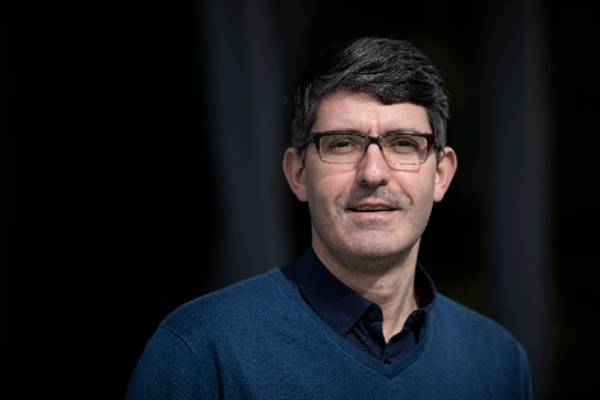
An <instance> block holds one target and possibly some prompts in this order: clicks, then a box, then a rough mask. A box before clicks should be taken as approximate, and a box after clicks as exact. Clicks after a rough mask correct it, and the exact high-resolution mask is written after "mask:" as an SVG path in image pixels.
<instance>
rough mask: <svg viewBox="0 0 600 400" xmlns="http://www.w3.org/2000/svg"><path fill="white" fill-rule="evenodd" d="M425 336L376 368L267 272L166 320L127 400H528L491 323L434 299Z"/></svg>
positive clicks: (501, 334) (521, 362) (519, 365)
mask: <svg viewBox="0 0 600 400" xmlns="http://www.w3.org/2000/svg"><path fill="white" fill-rule="evenodd" d="M424 329H425V331H424V333H423V337H422V340H421V341H420V342H419V344H418V345H417V346H416V348H415V349H414V350H413V351H411V352H410V353H409V354H408V355H406V356H405V357H403V358H401V359H400V360H397V361H395V362H393V363H391V364H384V363H383V362H381V361H379V360H377V359H375V358H373V357H370V356H369V355H367V354H365V353H363V352H362V351H360V350H359V349H357V348H356V347H354V346H352V345H351V344H350V343H348V342H346V341H345V340H344V339H343V338H342V337H340V336H339V335H338V334H337V333H335V332H334V331H333V330H332V329H331V328H330V327H329V326H328V325H327V324H325V323H324V322H323V321H322V320H321V319H320V318H319V316H318V315H317V314H315V312H314V311H313V310H312V309H311V308H310V307H309V306H308V305H307V304H306V303H305V302H304V301H303V299H302V298H301V296H300V295H299V294H298V291H297V290H296V288H295V287H294V286H293V285H292V284H291V283H290V282H289V281H288V280H287V278H286V277H285V276H284V275H283V274H282V273H281V270H280V269H274V270H272V271H270V272H267V273H265V274H262V275H260V276H257V277H254V278H251V279H248V280H245V281H242V282H240V283H237V284H235V285H232V286H229V287H227V288H224V289H221V290H218V291H216V292H213V293H211V294H208V295H205V296H202V297H199V298H197V299H195V300H193V301H191V302H188V303H186V304H184V305H182V306H181V307H179V308H178V309H176V310H175V311H174V312H172V313H171V314H170V315H168V316H167V318H165V320H164V321H163V322H162V323H161V324H160V326H159V327H158V328H157V330H156V332H155V333H154V335H153V336H152V337H151V338H150V340H149V341H148V343H147V345H146V347H145V349H144V352H143V354H142V356H141V357H140V360H139V361H138V364H137V366H136V368H135V371H134V372H133V375H132V377H131V380H130V382H129V386H128V390H127V394H126V400H138V399H139V400H141V399H144V400H149V399H156V400H158V399H160V400H166V399H302V400H307V399H327V400H336V399H340V400H348V399H366V398H367V399H411V400H415V399H457V400H459V399H460V400H470V399H486V400H493V399H511V400H519V399H531V378H530V370H529V365H528V361H527V356H526V354H525V352H524V350H523V348H522V347H521V345H520V344H519V343H518V342H517V341H516V340H515V339H514V338H513V336H512V335H511V334H510V333H508V332H507V331H506V330H505V329H504V328H502V327H501V326H500V325H499V324H497V323H496V322H494V321H492V320H490V319H488V318H486V317H484V316H482V315H480V314H478V313H476V312H474V311H472V310H470V309H468V308H466V307H464V306H462V305H460V304H458V303H456V302H454V301H452V300H450V299H449V298H447V297H445V296H444V295H442V294H439V293H438V296H437V297H436V300H435V302H434V304H433V307H432V309H431V312H430V313H429V314H428V315H427V320H426V324H425V327H424Z"/></svg>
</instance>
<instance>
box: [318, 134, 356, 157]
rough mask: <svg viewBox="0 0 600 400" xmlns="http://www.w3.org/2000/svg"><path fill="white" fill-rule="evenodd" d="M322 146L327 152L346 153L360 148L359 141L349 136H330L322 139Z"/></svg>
mask: <svg viewBox="0 0 600 400" xmlns="http://www.w3.org/2000/svg"><path fill="white" fill-rule="evenodd" d="M322 140H323V141H322V145H324V146H323V147H324V148H325V149H326V151H328V152H332V153H348V152H352V151H356V150H360V149H361V148H362V146H363V145H362V143H361V139H360V138H359V137H355V136H351V135H332V136H326V137H323V139H322Z"/></svg>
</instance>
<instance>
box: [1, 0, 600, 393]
mask: <svg viewBox="0 0 600 400" xmlns="http://www.w3.org/2000/svg"><path fill="white" fill-rule="evenodd" d="M0 14H1V15H2V42H1V43H2V48H3V50H4V51H3V53H4V55H5V56H6V57H3V59H2V66H1V69H0V74H1V77H0V79H1V86H0V89H1V90H0V92H1V96H2V97H1V111H0V116H1V122H0V128H1V129H2V131H1V132H2V136H1V137H0V141H1V142H0V159H1V161H0V170H1V173H0V179H1V181H0V183H1V185H2V187H1V188H0V194H1V202H0V207H1V209H0V212H1V216H2V231H1V235H2V236H1V240H2V243H1V245H2V248H1V250H2V254H1V255H0V256H1V259H0V262H1V268H0V273H1V275H0V282H1V285H2V286H1V288H0V289H1V294H2V299H1V307H2V308H1V311H2V315H1V316H0V318H1V319H0V327H1V330H2V352H3V355H2V357H0V359H2V363H3V364H4V365H3V366H5V367H7V368H5V369H4V371H5V372H3V373H2V375H0V376H1V382H2V387H3V388H10V387H13V390H16V391H17V392H16V393H18V394H19V395H18V396H14V397H18V398H26V397H29V395H31V394H33V393H36V394H39V393H47V394H57V395H60V396H61V397H64V398H70V397H74V398H75V397H77V398H122V396H123V394H124V391H125V388H126V384H127V380H128V378H129V375H130V374H131V371H132V370H133V368H134V366H135V362H136V360H137V358H138V357H139V355H140V353H141V352H142V350H143V347H144V344H145V342H146V340H147V339H148V338H149V337H150V335H151V334H152V332H153V331H154V329H155V328H156V326H157V324H158V323H159V322H160V321H161V320H162V319H163V318H164V317H165V315H166V314H167V313H168V312H169V311H171V310H173V309H174V308H175V307H177V306H178V305H180V304H181V303H183V302H185V301H187V300H190V299H192V298H194V297H196V296H198V295H201V294H203V293H206V292H208V291H211V290H214V289H217V288H219V287H222V286H224V285H226V284H229V283H232V282H235V281H237V280H239V279H242V278H244V277H247V276H251V275H254V274H256V273H259V272H261V271H265V270H267V269H270V268H272V267H274V266H277V265H281V264H284V263H287V262H289V261H292V260H294V259H295V258H296V257H298V255H299V254H300V253H301V252H302V251H303V249H304V248H305V246H306V245H307V244H308V241H309V225H308V215H307V211H306V208H305V206H304V205H301V204H299V203H297V201H296V200H295V198H294V197H293V196H292V195H291V194H290V193H289V191H288V189H287V188H286V186H285V182H284V180H283V176H282V175H281V173H280V160H281V155H282V152H283V150H284V149H285V147H286V146H287V143H288V139H287V137H288V128H287V120H286V116H287V114H286V110H285V108H284V106H283V104H282V98H283V96H284V95H285V94H286V93H287V92H288V91H289V89H290V88H291V85H292V83H293V81H294V79H295V78H296V77H297V75H298V73H299V71H300V69H301V67H302V65H303V63H304V62H305V60H306V59H307V57H310V56H312V55H314V54H316V53H317V52H318V51H320V50H321V49H323V48H325V47H326V46H328V45H330V44H333V43H337V42H340V41H345V40H349V39H353V38H356V37H359V36H364V35H380V36H389V35H391V36H394V37H398V38H403V39H408V40H411V41H413V42H414V43H415V44H416V45H417V46H418V47H420V48H421V49H423V50H424V51H425V52H426V53H427V54H429V55H430V57H431V58H432V60H433V61H434V63H435V64H436V65H437V66H438V67H439V68H440V69H441V71H442V74H443V75H444V76H445V78H446V81H447V85H448V87H449V90H450V92H451V112H452V119H451V120H450V122H449V128H448V137H449V143H450V145H452V146H453V147H454V148H455V149H456V151H457V152H458V155H459V170H458V175H457V177H456V178H455V182H454V184H453V187H452V188H451V190H450V192H449V193H448V195H447V197H446V199H445V200H444V202H443V203H441V204H439V205H437V206H436V208H435V209H434V213H433V217H432V220H431V222H430V225H429V227H428V230H427V231H426V233H425V238H424V241H423V245H422V251H421V260H422V262H423V263H424V265H425V266H426V267H427V269H428V270H429V271H430V273H431V275H432V276H433V278H434V280H435V282H436V285H437V287H438V290H440V291H441V292H443V293H445V294H447V295H449V296H450V297H453V298H455V299H457V300H458V301H460V302H462V303H464V304H466V305H468V306H470V307H471V308H473V309H475V310H477V311H479V312H481V313H483V314H485V315H488V316H490V317H492V318H494V319H496V320H497V321H499V322H500V323H501V324H503V325H504V326H506V327H507V328H509V329H510V330H511V332H513V333H514V334H515V336H516V337H517V338H518V339H519V340H520V341H521V343H522V344H523V345H524V347H525V348H526V350H527V351H528V354H529V356H530V361H531V364H532V370H533V373H534V378H535V381H534V384H535V392H536V397H537V398H539V399H560V398H566V397H569V398H571V397H578V396H582V395H584V394H588V393H593V392H594V389H595V386H594V383H595V381H594V377H595V375H596V374H595V372H596V367H595V364H596V363H595V359H594V358H593V357H591V354H593V353H594V352H597V350H598V346H597V338H596V337H595V336H596V335H595V334H594V333H595V331H594V328H595V326H596V324H595V317H596V314H597V312H594V311H593V310H594V309H596V302H595V298H594V296H593V290H594V289H593V287H592V285H593V282H594V280H595V277H596V271H595V268H596V265H597V261H596V257H595V255H596V251H595V250H596V248H595V245H596V238H597V233H596V230H595V227H596V225H597V224H596V223H597V219H598V218H597V211H596V207H595V204H593V200H594V193H596V189H597V186H598V184H597V182H598V179H597V176H598V173H599V172H600V171H599V168H598V165H597V162H598V161H597V159H596V153H597V149H598V145H599V144H600V143H599V141H600V140H599V138H598V137H599V135H598V129H597V122H596V121H597V116H596V114H597V92H598V88H599V87H598V83H597V77H596V71H597V70H598V69H599V68H600V59H599V57H598V51H597V47H598V46H597V43H596V38H597V33H598V29H597V22H596V18H595V15H594V13H592V12H591V10H590V9H589V7H584V6H583V5H578V4H577V3H576V2H567V3H566V2H544V3H542V2H538V1H533V0H532V1H523V2H518V1H505V2H495V1H491V0H490V1H484V2H478V1H452V2H450V1H423V2H417V3H412V2H411V3H407V4H405V3H404V2H397V1H396V2H372V3H370V4H365V3H364V2H354V1H326V2H317V1H300V0H289V1H267V0H261V1H249V0H247V1H242V0H237V1H236V0H228V1H210V0H204V1H200V0H199V1H196V2H193V1H184V2H171V3H167V2H164V3H160V4H159V3H156V2H126V1H123V2H91V3H90V2H84V3H83V4H64V3H60V4H56V3H52V4H42V5H38V4H32V3H23V2H21V3H20V4H18V5H16V4H13V5H8V6H7V5H5V6H3V10H2V12H1V13H0ZM5 383H8V384H9V385H5ZM7 390H8V389H7Z"/></svg>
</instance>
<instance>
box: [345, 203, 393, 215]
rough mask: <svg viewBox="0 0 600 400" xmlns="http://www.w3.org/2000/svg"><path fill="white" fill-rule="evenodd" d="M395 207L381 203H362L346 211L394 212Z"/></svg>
mask: <svg viewBox="0 0 600 400" xmlns="http://www.w3.org/2000/svg"><path fill="white" fill-rule="evenodd" d="M397 209H398V208H397V207H394V206H392V205H389V204H382V203H363V204H354V205H351V206H350V207H348V208H347V210H348V211H352V212H367V213H368V212H384V211H395V210H397Z"/></svg>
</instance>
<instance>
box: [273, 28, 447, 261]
mask: <svg viewBox="0 0 600 400" xmlns="http://www.w3.org/2000/svg"><path fill="white" fill-rule="evenodd" d="M293 103H294V111H293V128H292V129H293V139H292V142H293V147H290V148H289V149H288V150H287V151H286V154H285V157H284V160H283V168H284V173H285V175H286V178H287V180H288V182H289V184H290V188H291V189H292V191H293V192H294V193H295V194H296V196H297V197H298V198H299V199H300V200H301V201H307V202H308V204H309V208H310V213H311V221H312V236H313V237H312V244H313V247H314V249H315V251H316V252H317V254H318V255H319V256H320V257H321V259H323V261H325V262H326V264H327V263H329V264H332V263H336V264H338V265H343V266H344V267H346V268H355V269H356V268H361V269H365V268H366V269H367V270H370V271H378V270H381V268H390V267H391V266H393V265H398V264H399V263H403V262H406V261H407V260H408V261H409V262H412V261H416V255H417V252H418V247H419V243H420V237H421V235H422V233H423V231H424V230H425V227H426V225H427V222H428V220H429V216H430V213H431V208H432V206H433V203H434V202H436V201H441V200H442V198H443V197H444V194H445V193H446V190H447V189H448V187H449V185H450V182H451V180H452V177H453V175H454V171H455V169H456V155H455V153H454V151H453V150H452V149H451V148H449V147H444V146H445V126H446V119H447V117H448V101H447V95H446V92H445V90H444V88H443V81H442V79H441V77H440V76H439V74H438V73H437V72H436V70H435V68H434V67H433V66H432V65H431V63H430V61H429V60H428V58H427V57H426V56H424V55H423V54H422V53H420V52H419V51H418V50H417V49H416V48H414V47H413V46H412V45H410V44H408V43H406V42H401V41H396V40H389V39H361V40H358V41H356V42H353V43H352V44H350V45H349V46H347V47H344V48H337V49H336V50H334V51H332V52H329V53H327V54H326V55H324V56H322V57H320V58H318V59H317V60H316V61H314V62H313V63H311V64H309V65H308V67H307V68H306V69H305V72H304V74H303V76H302V78H301V79H300V81H299V83H298V86H297V88H296V90H295V92H294V97H293ZM340 132H342V133H343V134H340ZM434 154H435V155H437V157H435V156H433V155H434Z"/></svg>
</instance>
